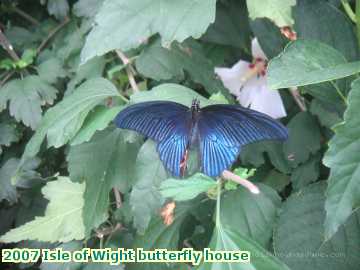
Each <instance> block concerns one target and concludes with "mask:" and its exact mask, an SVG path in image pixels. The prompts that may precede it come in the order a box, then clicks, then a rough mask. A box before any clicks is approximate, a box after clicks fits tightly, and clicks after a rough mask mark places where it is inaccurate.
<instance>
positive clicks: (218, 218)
mask: <svg viewBox="0 0 360 270" xmlns="http://www.w3.org/2000/svg"><path fill="white" fill-rule="evenodd" d="M221 184H222V181H221V178H219V179H218V181H217V197H216V221H215V226H216V227H220V226H221V223H220V203H221V202H220V201H221Z"/></svg>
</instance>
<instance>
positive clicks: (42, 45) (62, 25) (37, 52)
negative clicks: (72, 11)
mask: <svg viewBox="0 0 360 270" xmlns="http://www.w3.org/2000/svg"><path fill="white" fill-rule="evenodd" d="M69 22H70V19H69V17H66V18H65V19H64V20H63V21H62V22H61V23H60V24H59V25H58V26H56V27H55V28H54V29H53V30H51V32H50V33H49V34H48V36H47V37H46V38H45V39H44V40H43V41H42V42H41V44H40V46H39V47H38V48H37V49H36V54H39V53H40V52H41V51H42V50H43V49H44V48H45V46H46V45H47V43H48V41H49V40H50V39H51V38H52V37H53V36H54V35H55V34H56V33H57V32H59V31H60V30H61V29H62V28H63V27H64V26H65V25H67V24H68V23H69Z"/></svg>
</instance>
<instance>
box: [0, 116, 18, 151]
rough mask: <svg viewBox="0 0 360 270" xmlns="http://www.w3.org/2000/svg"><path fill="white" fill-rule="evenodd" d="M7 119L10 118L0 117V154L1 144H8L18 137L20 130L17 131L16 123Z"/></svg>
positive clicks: (15, 140)
mask: <svg viewBox="0 0 360 270" xmlns="http://www.w3.org/2000/svg"><path fill="white" fill-rule="evenodd" d="M9 120H10V119H6V118H5V119H2V118H0V121H1V123H0V134H1V136H0V154H1V152H2V146H10V145H11V144H12V143H14V142H17V141H18V140H19V139H20V132H18V131H17V129H16V124H15V123H12V122H11V121H9Z"/></svg>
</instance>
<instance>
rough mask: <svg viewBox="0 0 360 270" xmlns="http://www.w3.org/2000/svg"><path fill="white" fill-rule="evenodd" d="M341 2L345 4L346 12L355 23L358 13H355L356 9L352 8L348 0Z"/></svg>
mask: <svg viewBox="0 0 360 270" xmlns="http://www.w3.org/2000/svg"><path fill="white" fill-rule="evenodd" d="M341 4H342V5H343V8H344V10H345V12H346V14H347V15H348V17H349V18H350V20H352V21H353V22H354V23H356V15H355V13H354V11H353V10H352V8H351V6H350V4H349V2H348V1H347V0H341Z"/></svg>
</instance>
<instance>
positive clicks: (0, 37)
mask: <svg viewBox="0 0 360 270" xmlns="http://www.w3.org/2000/svg"><path fill="white" fill-rule="evenodd" d="M0 45H1V46H2V47H3V48H4V50H6V51H7V53H8V54H9V55H10V57H11V58H12V59H13V60H14V61H19V60H20V57H19V56H18V55H17V54H16V52H15V50H14V47H13V46H12V45H11V43H10V42H9V40H8V39H7V37H6V36H5V35H4V33H3V32H2V31H1V29H0Z"/></svg>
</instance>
